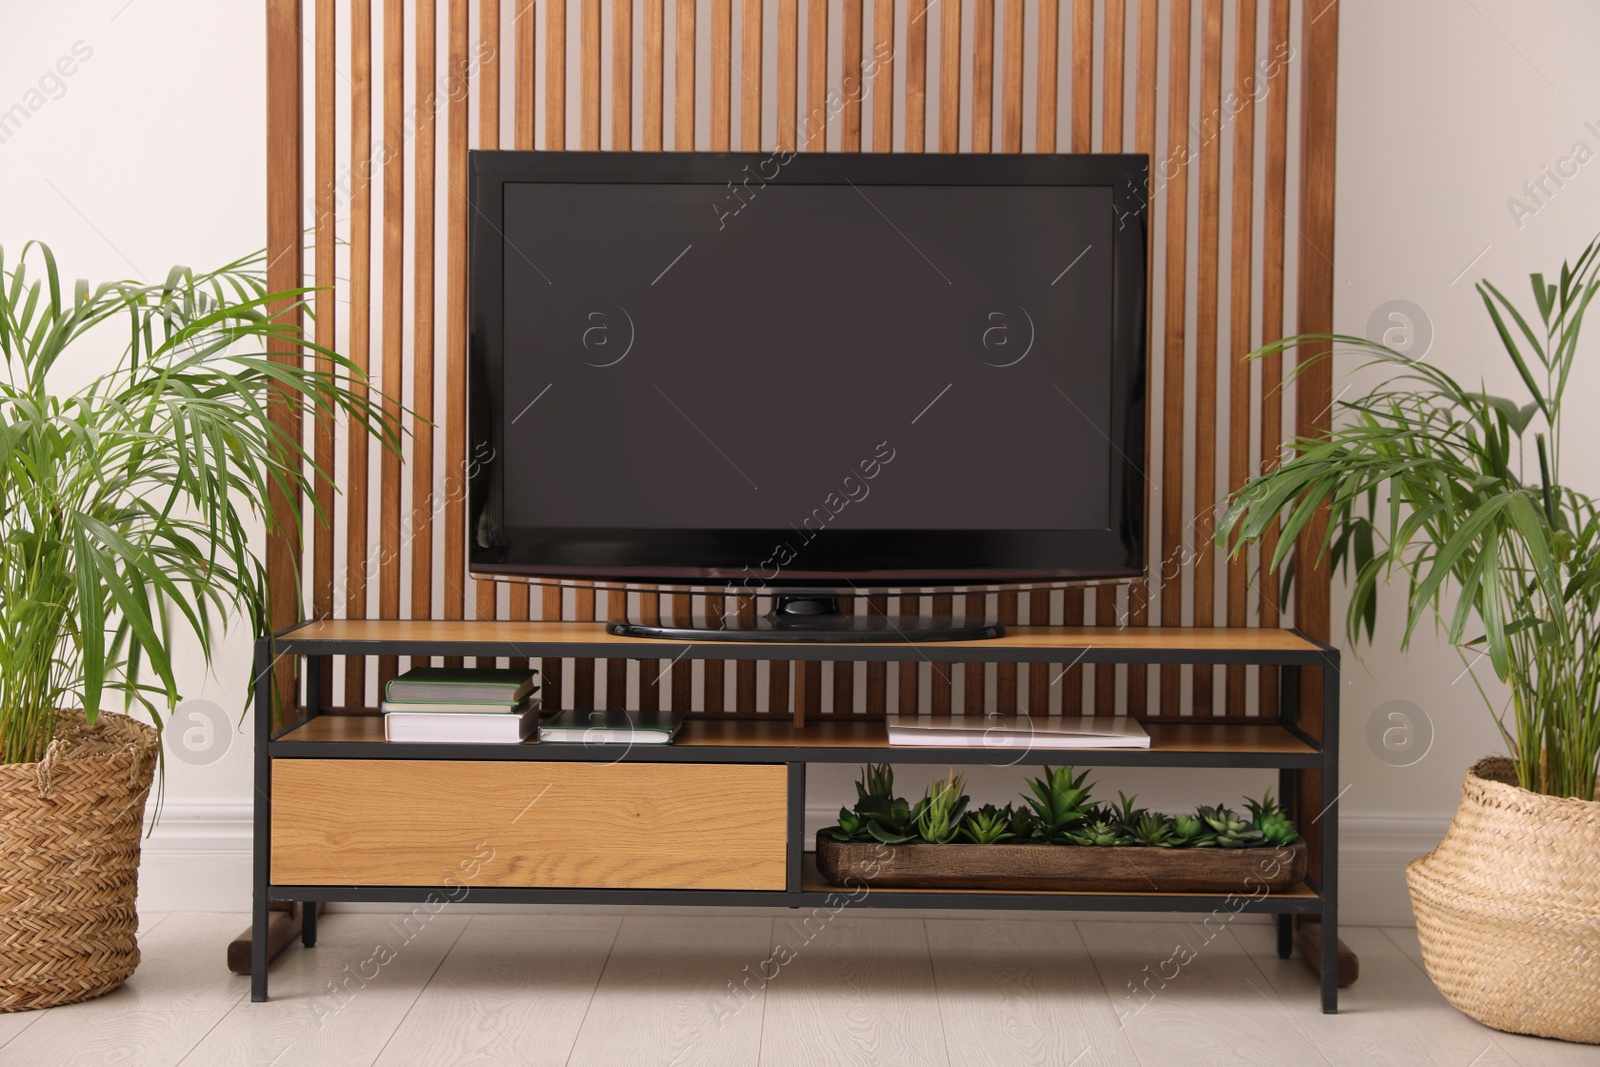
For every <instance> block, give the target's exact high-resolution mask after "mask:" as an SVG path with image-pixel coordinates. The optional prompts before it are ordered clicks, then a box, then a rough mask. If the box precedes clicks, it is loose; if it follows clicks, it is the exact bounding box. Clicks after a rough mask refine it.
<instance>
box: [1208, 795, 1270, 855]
mask: <svg viewBox="0 0 1600 1067" xmlns="http://www.w3.org/2000/svg"><path fill="white" fill-rule="evenodd" d="M1200 818H1201V820H1203V821H1204V822H1205V824H1206V825H1207V826H1208V827H1210V828H1211V830H1212V831H1213V832H1214V833H1215V834H1216V835H1217V839H1216V842H1215V844H1216V846H1217V847H1218V848H1255V847H1257V846H1259V845H1262V844H1265V843H1266V838H1265V837H1263V836H1262V833H1261V831H1260V830H1253V829H1251V828H1250V824H1249V823H1248V822H1246V821H1245V820H1244V819H1243V818H1241V817H1240V816H1239V813H1238V812H1236V811H1234V810H1233V809H1232V808H1224V807H1221V806H1220V805H1219V806H1218V807H1215V808H1201V809H1200Z"/></svg>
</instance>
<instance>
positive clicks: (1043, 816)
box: [1023, 767, 1094, 842]
mask: <svg viewBox="0 0 1600 1067" xmlns="http://www.w3.org/2000/svg"><path fill="white" fill-rule="evenodd" d="M1087 777H1089V772H1088V771H1084V772H1083V773H1082V774H1080V775H1078V776H1077V777H1076V778H1074V777H1073V776H1072V768H1071V767H1062V768H1060V769H1059V770H1055V771H1052V770H1051V769H1050V768H1049V767H1046V768H1045V769H1044V777H1043V778H1030V779H1028V788H1029V789H1031V790H1032V791H1033V796H1031V797H1028V796H1024V797H1023V799H1024V800H1026V801H1027V802H1028V807H1030V808H1032V809H1033V815H1034V821H1035V825H1034V828H1033V836H1035V837H1042V838H1044V839H1045V840H1046V841H1053V842H1061V841H1064V840H1065V839H1066V836H1067V830H1068V828H1070V827H1072V826H1074V825H1075V824H1077V823H1080V822H1082V821H1083V819H1084V810H1083V809H1084V807H1085V806H1086V805H1087V804H1088V802H1089V792H1090V790H1091V789H1093V788H1094V787H1093V786H1092V785H1091V786H1085V785H1084V784H1083V781H1084V779H1085V778H1087Z"/></svg>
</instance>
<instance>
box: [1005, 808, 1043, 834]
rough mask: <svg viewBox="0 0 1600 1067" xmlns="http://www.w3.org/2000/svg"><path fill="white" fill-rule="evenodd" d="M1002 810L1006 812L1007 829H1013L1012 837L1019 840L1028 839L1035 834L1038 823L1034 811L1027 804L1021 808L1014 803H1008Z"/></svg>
mask: <svg viewBox="0 0 1600 1067" xmlns="http://www.w3.org/2000/svg"><path fill="white" fill-rule="evenodd" d="M1000 810H1001V811H1003V812H1005V814H1006V820H1007V829H1008V830H1010V831H1011V836H1012V837H1014V838H1016V839H1017V840H1018V841H1026V840H1027V839H1028V838H1030V837H1032V836H1033V833H1034V829H1035V827H1036V825H1037V823H1036V821H1035V819H1034V817H1033V811H1032V810H1031V809H1030V808H1028V806H1027V805H1023V806H1022V807H1020V808H1019V807H1017V806H1015V805H1013V804H1007V805H1006V806H1005V807H1003V808H1001V809H1000Z"/></svg>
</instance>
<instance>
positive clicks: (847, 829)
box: [822, 808, 872, 841]
mask: <svg viewBox="0 0 1600 1067" xmlns="http://www.w3.org/2000/svg"><path fill="white" fill-rule="evenodd" d="M822 836H823V837H827V838H831V839H832V840H834V841H871V840H872V834H871V833H870V832H869V831H868V828H867V820H866V819H865V818H864V817H863V816H860V815H857V814H856V813H855V812H853V811H851V810H850V809H849V808H840V809H839V825H837V826H830V827H829V828H828V829H826V830H824V831H822Z"/></svg>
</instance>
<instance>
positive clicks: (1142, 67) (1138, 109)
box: [1128, 0, 1161, 715]
mask: <svg viewBox="0 0 1600 1067" xmlns="http://www.w3.org/2000/svg"><path fill="white" fill-rule="evenodd" d="M1160 29H1161V9H1160V7H1159V6H1157V4H1156V3H1155V2H1154V0H1139V29H1138V39H1139V44H1138V60H1137V62H1136V63H1135V65H1134V72H1135V76H1136V78H1137V81H1136V82H1135V86H1136V88H1137V93H1136V95H1135V102H1134V146H1133V147H1134V151H1136V152H1141V153H1143V154H1145V155H1147V156H1149V157H1150V159H1151V161H1152V167H1151V172H1150V175H1149V177H1148V181H1149V196H1148V204H1147V211H1148V214H1149V219H1150V232H1151V235H1152V238H1153V236H1154V234H1155V227H1156V220H1157V219H1158V218H1159V215H1158V210H1157V209H1158V199H1159V195H1158V190H1157V189H1156V186H1155V177H1156V174H1157V173H1158V172H1159V171H1158V167H1159V164H1158V163H1157V162H1156V96H1157V93H1158V92H1159V87H1158V86H1157V84H1156V78H1155V75H1156V64H1157V52H1158V49H1159V36H1160ZM1154 247H1155V246H1154V243H1153V241H1152V244H1151V249H1152V251H1153V250H1154ZM1155 269H1156V262H1155V256H1154V255H1153V254H1152V255H1151V256H1150V259H1149V262H1148V263H1147V265H1146V268H1145V279H1146V282H1147V289H1148V291H1149V292H1152V293H1153V292H1155V287H1154V284H1153V283H1154V280H1155ZM1145 314H1146V319H1145V336H1146V337H1149V338H1150V339H1151V343H1150V344H1149V345H1148V356H1147V362H1146V367H1145V381H1146V382H1147V383H1149V382H1154V381H1155V370H1156V367H1155V361H1156V345H1155V342H1154V338H1155V333H1154V331H1153V329H1151V324H1152V323H1153V322H1154V321H1155V301H1154V300H1152V301H1151V302H1150V304H1149V306H1148V308H1147V309H1146V312H1145ZM1153 439H1154V425H1153V423H1152V425H1150V426H1147V427H1146V429H1145V439H1144V440H1145V449H1144V454H1145V466H1146V468H1147V469H1148V468H1149V467H1152V466H1153V465H1154V464H1155V450H1154V449H1153V448H1152V447H1151V446H1152V442H1153ZM1144 485H1145V507H1144V514H1145V538H1146V541H1147V543H1150V544H1156V543H1159V541H1158V539H1157V538H1156V537H1155V536H1154V531H1153V530H1151V528H1150V525H1151V522H1150V516H1151V515H1153V514H1154V511H1153V510H1152V507H1151V505H1152V503H1153V501H1152V500H1151V493H1152V490H1153V489H1154V482H1153V480H1152V479H1151V478H1150V477H1149V476H1148V475H1146V476H1145V481H1144ZM1147 554H1148V549H1147ZM1147 566H1148V564H1147ZM1156 566H1157V570H1156V580H1157V581H1159V580H1160V570H1159V568H1160V561H1159V560H1158V561H1157V564H1156ZM1151 596H1152V594H1151V589H1150V578H1149V575H1148V574H1147V575H1146V576H1145V577H1144V578H1140V579H1136V580H1135V581H1133V582H1131V583H1129V585H1128V623H1129V625H1132V626H1144V625H1146V624H1147V623H1148V622H1149V618H1150V599H1151ZM1149 679H1150V670H1149V668H1146V667H1134V668H1130V669H1129V670H1128V711H1129V712H1130V713H1137V714H1140V715H1144V714H1147V713H1148V712H1149V709H1150V694H1149V692H1148V685H1149Z"/></svg>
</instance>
